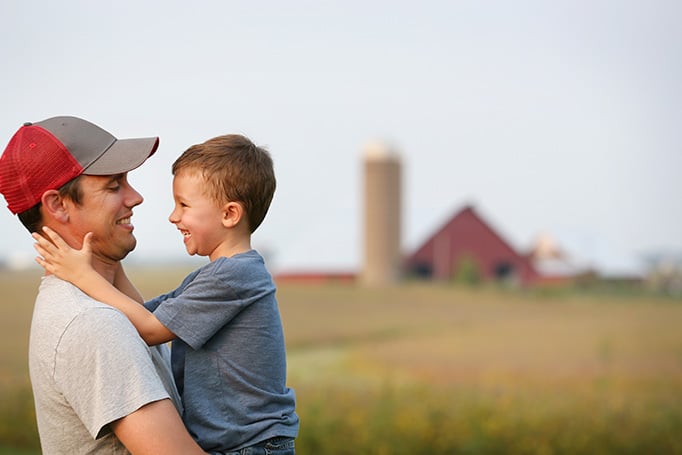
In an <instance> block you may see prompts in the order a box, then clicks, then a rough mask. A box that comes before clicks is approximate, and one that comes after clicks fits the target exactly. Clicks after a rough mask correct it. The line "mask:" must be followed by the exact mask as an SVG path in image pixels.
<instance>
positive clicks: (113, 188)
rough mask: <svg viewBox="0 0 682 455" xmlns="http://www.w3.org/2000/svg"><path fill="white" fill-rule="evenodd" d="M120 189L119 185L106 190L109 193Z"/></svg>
mask: <svg viewBox="0 0 682 455" xmlns="http://www.w3.org/2000/svg"><path fill="white" fill-rule="evenodd" d="M120 189H121V185H111V186H108V187H107V190H109V191H118V190H120Z"/></svg>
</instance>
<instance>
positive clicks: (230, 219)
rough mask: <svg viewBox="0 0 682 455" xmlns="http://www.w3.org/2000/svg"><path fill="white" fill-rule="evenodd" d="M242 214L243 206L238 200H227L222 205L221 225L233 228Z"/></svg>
mask: <svg viewBox="0 0 682 455" xmlns="http://www.w3.org/2000/svg"><path fill="white" fill-rule="evenodd" d="M243 216H244V207H243V206H242V205H241V204H240V203H239V202H228V203H227V204H225V205H224V206H223V226H225V227H227V228H233V227H235V226H236V225H238V224H239V222H240V221H241V219H242V217H243Z"/></svg>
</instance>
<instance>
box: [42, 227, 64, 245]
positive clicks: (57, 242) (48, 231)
mask: <svg viewBox="0 0 682 455" xmlns="http://www.w3.org/2000/svg"><path fill="white" fill-rule="evenodd" d="M43 232H45V233H46V234H47V236H48V237H50V239H51V240H52V241H53V242H54V244H55V245H57V247H58V248H62V247H64V246H65V245H66V242H64V240H63V239H62V238H61V237H60V236H59V234H57V233H56V232H55V231H53V230H52V229H50V228H49V227H47V226H43Z"/></svg>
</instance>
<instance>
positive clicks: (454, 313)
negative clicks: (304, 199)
mask: <svg viewBox="0 0 682 455" xmlns="http://www.w3.org/2000/svg"><path fill="white" fill-rule="evenodd" d="M186 272H187V270H182V269H167V270H160V269H156V270H134V269H131V270H129V274H130V276H131V277H132V278H133V280H134V281H135V283H136V284H137V285H138V287H139V288H140V290H141V291H142V292H143V294H144V295H147V296H152V295H156V294H158V293H160V292H163V291H166V290H168V289H170V288H171V287H173V286H174V285H175V284H177V283H179V281H180V279H181V278H182V277H183V276H184V274H185V273H186ZM37 280H38V278H37V276H36V275H35V274H31V273H28V274H26V273H23V274H14V273H12V274H9V273H5V274H0V292H2V293H3V295H4V296H6V299H5V302H10V303H9V304H7V303H6V304H5V305H3V306H2V307H0V324H2V325H1V326H0V329H2V331H0V340H1V341H2V342H1V343H0V355H2V362H1V363H0V365H1V367H0V368H1V370H0V392H1V393H2V396H3V397H10V399H9V400H6V399H4V398H3V402H2V404H1V405H0V447H3V446H4V447H7V448H8V449H7V450H10V452H7V453H20V452H16V451H13V450H14V449H13V448H15V447H16V448H22V449H27V450H29V451H28V452H26V453H37V452H30V450H34V451H36V450H37V449H38V444H37V438H36V432H35V423H34V420H33V419H34V416H33V410H32V401H31V395H30V388H29V386H28V380H27V373H26V360H25V358H26V343H27V334H28V326H29V322H30V313H31V306H32V300H33V297H34V295H35V288H36V286H37ZM278 298H279V302H280V307H281V312H282V319H283V323H284V326H285V334H286V338H287V352H288V366H289V385H290V386H291V387H292V388H294V389H295V390H296V393H297V399H298V403H297V405H298V413H299V415H300V417H301V433H300V436H299V438H298V440H297V452H298V453H301V454H318V453H324V454H346V453H347V454H351V453H353V454H355V453H363V454H402V453H405V454H407V453H433V454H438V453H443V454H445V453H465V454H477V453H500V452H502V453H520V454H526V453H528V454H546V453H547V454H550V453H682V440H680V438H679V436H678V435H679V434H681V433H682V331H681V330H679V327H680V326H681V325H682V324H681V323H682V301H680V300H679V299H677V300H676V299H671V298H664V297H656V296H650V295H646V294H644V293H641V294H639V295H624V294H622V293H618V294H608V293H604V292H600V293H580V292H536V291H533V292H526V291H513V290H504V289H478V288H466V287H454V286H446V285H423V284H421V285H420V284H414V283H412V284H405V285H401V286H396V287H391V288H386V289H365V288H360V287H355V286H350V285H316V286H311V285H306V286H303V285H301V286H298V285H292V284H287V285H284V284H283V285H281V286H280V287H279V291H278ZM2 450H3V449H2V448H0V455H1V454H3V452H2Z"/></svg>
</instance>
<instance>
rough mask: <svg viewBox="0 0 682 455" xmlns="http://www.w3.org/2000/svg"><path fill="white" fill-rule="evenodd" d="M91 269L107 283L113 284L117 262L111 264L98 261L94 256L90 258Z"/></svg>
mask: <svg viewBox="0 0 682 455" xmlns="http://www.w3.org/2000/svg"><path fill="white" fill-rule="evenodd" d="M92 268H93V269H95V270H96V271H97V273H99V274H100V275H102V276H103V277H104V279H105V280H107V281H108V282H109V283H112V284H113V282H114V277H115V276H116V269H117V268H118V262H116V263H113V264H112V263H111V262H106V261H102V260H100V259H98V258H97V257H96V256H93V258H92Z"/></svg>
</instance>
